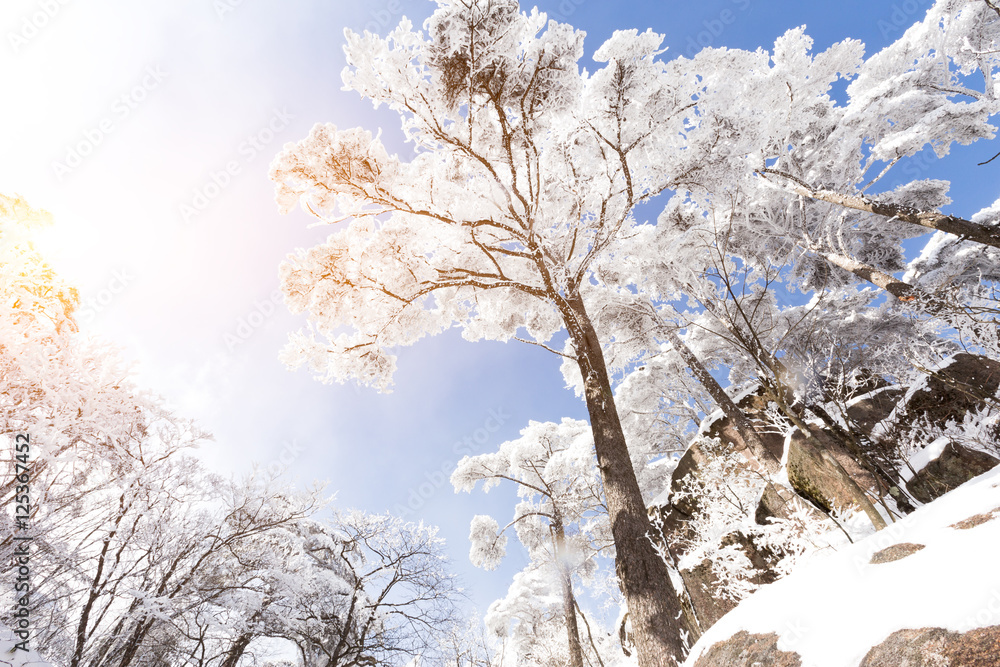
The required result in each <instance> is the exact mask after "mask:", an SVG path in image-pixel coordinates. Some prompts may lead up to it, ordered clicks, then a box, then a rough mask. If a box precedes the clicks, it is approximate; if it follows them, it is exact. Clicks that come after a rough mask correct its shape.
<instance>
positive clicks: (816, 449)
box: [788, 426, 875, 512]
mask: <svg viewBox="0 0 1000 667" xmlns="http://www.w3.org/2000/svg"><path fill="white" fill-rule="evenodd" d="M809 430H810V435H811V436H812V437H806V435H805V434H803V433H802V431H798V430H797V431H795V432H794V433H792V437H791V438H790V440H789V444H788V481H789V482H791V484H792V488H794V489H795V490H796V491H797V492H798V494H799V495H800V496H802V497H803V498H807V499H808V500H809V501H810V502H812V503H813V504H814V505H816V506H817V507H819V508H821V509H822V510H823V511H824V512H829V511H830V510H831V509H832V508H833V507H838V508H844V507H858V506H859V505H858V498H859V496H860V493H861V489H860V488H858V487H859V486H860V487H863V488H871V487H873V486H874V485H875V479H874V478H873V477H872V475H871V473H869V472H868V471H867V470H865V469H864V468H862V467H861V465H860V464H859V463H858V462H857V461H855V460H854V459H853V458H852V457H851V455H850V454H849V453H848V452H847V450H846V448H845V447H844V446H843V445H842V444H841V443H840V442H838V441H837V440H836V439H835V438H833V437H832V436H831V435H830V434H829V433H827V432H826V431H825V430H824V429H821V428H819V427H816V426H810V429H809ZM844 473H846V476H845V474H844Z"/></svg>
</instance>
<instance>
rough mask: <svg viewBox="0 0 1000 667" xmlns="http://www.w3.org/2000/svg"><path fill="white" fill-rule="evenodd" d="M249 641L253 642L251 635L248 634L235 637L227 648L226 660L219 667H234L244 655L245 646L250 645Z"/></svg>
mask: <svg viewBox="0 0 1000 667" xmlns="http://www.w3.org/2000/svg"><path fill="white" fill-rule="evenodd" d="M251 641H253V635H252V634H250V633H249V632H247V633H245V634H242V635H240V636H239V637H237V638H236V641H234V642H233V645H232V646H230V647H229V651H228V652H227V653H226V660H225V661H224V662H223V663H222V665H221V667H236V663H238V662H239V661H240V658H242V657H243V654H244V653H246V650H247V646H249V645H250V642H251Z"/></svg>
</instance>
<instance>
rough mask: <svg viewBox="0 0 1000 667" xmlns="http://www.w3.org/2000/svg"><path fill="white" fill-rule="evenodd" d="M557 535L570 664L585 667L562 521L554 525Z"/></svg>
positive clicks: (558, 565) (573, 666) (558, 563)
mask: <svg viewBox="0 0 1000 667" xmlns="http://www.w3.org/2000/svg"><path fill="white" fill-rule="evenodd" d="M552 530H553V532H554V533H555V540H554V541H555V552H556V553H555V556H556V567H558V568H559V579H560V583H561V584H562V595H563V614H564V615H565V617H566V639H567V641H568V642H569V664H570V665H571V667H583V646H582V645H581V643H580V628H579V625H578V624H577V622H576V600H575V598H574V597H573V578H572V574H571V573H570V571H569V564H568V563H567V562H566V560H567V556H568V554H567V553H566V533H565V531H564V530H563V525H562V521H560V520H556V521H555V522H553V524H552Z"/></svg>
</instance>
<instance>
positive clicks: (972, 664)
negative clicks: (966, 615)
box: [858, 625, 1000, 667]
mask: <svg viewBox="0 0 1000 667" xmlns="http://www.w3.org/2000/svg"><path fill="white" fill-rule="evenodd" d="M904 665H905V667H998V665H1000V625H994V626H992V627H988V628H979V629H976V630H970V631H969V632H966V633H965V634H959V633H957V632H949V631H948V630H945V629H944V628H919V629H916V630H897V631H896V632H894V633H892V634H891V635H889V636H888V637H887V638H886V639H885V641H883V642H882V643H881V644H879V645H877V646H875V647H873V648H872V650H870V651H868V654H867V655H866V656H865V658H864V660H862V661H861V664H860V665H858V667H903V666H904Z"/></svg>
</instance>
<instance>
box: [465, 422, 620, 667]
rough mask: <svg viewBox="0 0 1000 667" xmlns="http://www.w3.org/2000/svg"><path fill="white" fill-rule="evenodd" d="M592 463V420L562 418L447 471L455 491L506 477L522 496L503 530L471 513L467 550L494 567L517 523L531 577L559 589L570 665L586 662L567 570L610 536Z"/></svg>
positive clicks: (584, 562) (588, 562)
mask: <svg viewBox="0 0 1000 667" xmlns="http://www.w3.org/2000/svg"><path fill="white" fill-rule="evenodd" d="M596 464H597V462H596V460H595V458H594V453H593V434H592V433H591V430H590V426H589V425H588V424H587V423H586V422H583V421H579V420H572V419H564V420H563V421H562V423H560V424H554V423H551V422H547V423H539V422H531V423H529V424H528V426H527V427H525V428H524V429H522V431H521V437H520V438H518V439H517V440H512V441H509V442H505V443H503V444H502V445H500V449H499V450H498V451H497V452H494V453H489V454H480V455H478V456H471V457H470V456H466V457H464V458H463V459H462V460H461V461H459V463H458V465H457V467H456V468H455V472H454V473H452V476H451V481H452V484H453V485H454V486H455V490H456V491H472V489H473V488H475V486H476V484H478V483H479V482H482V484H483V490H484V491H489V490H490V489H491V488H492V487H494V486H495V485H497V484H500V483H501V482H504V481H507V482H512V483H514V484H516V485H517V493H518V497H520V498H522V501H521V502H520V503H518V505H517V507H515V509H514V518H513V519H512V520H511V521H510V522H509V523H508V524H507V525H506V526H504V528H503V529H500V527H499V524H498V523H497V522H496V520H494V519H492V518H490V517H486V516H476V517H475V518H474V519H473V521H472V527H471V531H470V539H471V541H472V547H471V551H470V557H471V558H472V561H473V564H475V565H477V566H479V567H484V568H486V569H493V568H495V567H496V566H497V565H498V564H499V562H500V559H502V558H503V555H504V547H505V545H506V539H507V538H506V536H505V535H504V533H505V531H506V530H507V529H509V528H514V529H515V531H516V533H517V537H518V539H519V540H520V541H521V544H523V545H524V547H525V548H526V549H527V550H528V554H529V557H530V558H531V561H532V563H531V565H529V567H528V569H529V570H531V571H532V572H533V575H531V576H532V577H533V578H534V579H538V578H540V577H543V576H544V574H545V573H546V572H548V573H549V574H550V577H551V578H552V579H554V581H553V582H552V583H553V584H555V585H553V586H552V588H553V589H554V590H558V591H559V596H560V598H561V603H562V622H563V624H564V625H565V627H566V637H567V645H568V658H569V664H570V665H572V667H583V664H584V644H583V642H582V641H581V633H580V628H579V622H578V620H577V617H578V614H580V615H582V611H581V610H579V605H578V603H577V599H576V595H574V592H573V577H574V574H584V575H586V574H588V573H592V572H593V570H594V569H595V568H596V567H597V564H596V559H597V557H598V555H599V554H600V553H601V551H602V550H605V549H608V548H609V547H610V544H609V543H610V542H611V539H610V530H609V527H608V525H607V510H606V509H605V507H604V502H603V498H602V493H601V489H600V477H599V475H598V473H597V465H596ZM551 575H554V576H551ZM524 576H525V577H528V576H529V575H527V574H525V575H524ZM556 582H557V583H556ZM494 616H495V615H494ZM494 625H498V626H499V625H502V624H498V623H496V622H495V623H494Z"/></svg>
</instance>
